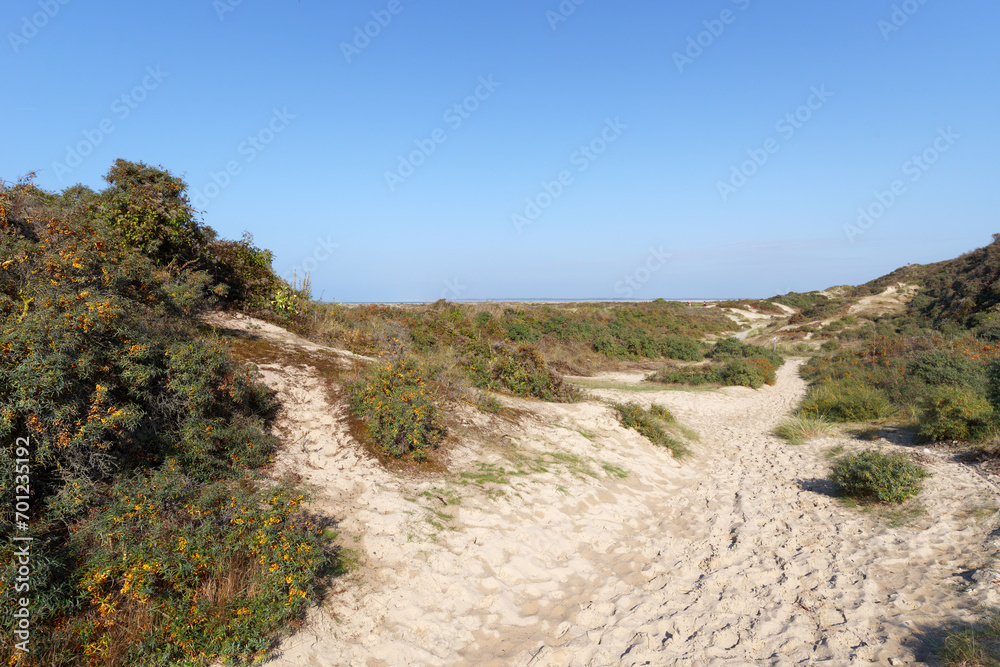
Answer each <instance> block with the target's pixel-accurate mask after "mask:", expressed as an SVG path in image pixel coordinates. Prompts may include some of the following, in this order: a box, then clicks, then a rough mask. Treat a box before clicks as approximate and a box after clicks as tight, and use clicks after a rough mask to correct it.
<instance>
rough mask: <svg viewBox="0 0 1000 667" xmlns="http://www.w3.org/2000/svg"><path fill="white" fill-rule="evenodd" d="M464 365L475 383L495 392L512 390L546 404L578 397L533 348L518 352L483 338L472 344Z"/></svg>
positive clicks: (469, 346)
mask: <svg viewBox="0 0 1000 667" xmlns="http://www.w3.org/2000/svg"><path fill="white" fill-rule="evenodd" d="M464 353H465V354H464V360H463V365H464V367H465V368H466V370H467V371H468V373H469V376H470V377H471V379H472V382H473V384H475V385H476V386H477V387H480V388H482V389H489V390H491V391H508V392H510V393H512V394H514V395H516V396H532V397H534V398H540V399H542V400H543V401H566V400H572V399H573V398H574V397H575V392H574V390H573V388H572V387H570V386H569V385H567V384H566V383H565V382H563V379H562V377H561V376H559V375H558V374H557V373H555V372H553V371H552V370H550V369H549V367H548V364H546V363H545V359H543V358H542V355H540V354H539V353H538V350H536V349H535V348H534V347H532V346H530V345H521V346H520V347H518V348H516V349H511V348H510V347H509V346H507V345H504V344H502V343H494V344H490V343H488V342H486V341H484V340H482V339H479V340H474V341H469V342H467V343H466V345H465V348H464Z"/></svg>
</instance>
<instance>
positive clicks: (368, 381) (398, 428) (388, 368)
mask: <svg viewBox="0 0 1000 667" xmlns="http://www.w3.org/2000/svg"><path fill="white" fill-rule="evenodd" d="M345 389H346V391H347V395H348V397H349V398H350V404H351V411H352V412H353V413H354V414H355V415H356V416H358V417H359V418H361V420H362V421H363V422H364V423H365V425H366V426H367V427H368V433H369V435H371V437H372V440H373V441H374V442H375V445H376V446H377V447H378V448H379V449H381V450H382V451H383V452H385V453H387V454H390V455H392V456H404V455H406V454H408V453H413V455H414V456H415V457H416V458H417V459H421V458H424V457H425V456H426V450H427V448H428V447H436V446H437V445H438V444H440V442H441V441H442V440H443V439H444V436H445V427H444V424H443V422H442V421H441V416H440V411H439V410H438V407H437V405H436V404H435V403H434V400H433V398H432V395H431V393H430V391H429V390H428V387H427V383H426V381H425V380H424V377H423V372H422V370H421V369H420V367H419V365H418V363H417V362H416V361H415V360H413V359H412V358H410V357H400V358H398V359H395V360H391V361H381V362H376V363H375V364H373V365H372V366H370V367H369V368H368V370H367V372H365V373H364V375H362V376H361V377H360V378H358V379H356V380H354V381H352V382H348V383H347V384H346V386H345Z"/></svg>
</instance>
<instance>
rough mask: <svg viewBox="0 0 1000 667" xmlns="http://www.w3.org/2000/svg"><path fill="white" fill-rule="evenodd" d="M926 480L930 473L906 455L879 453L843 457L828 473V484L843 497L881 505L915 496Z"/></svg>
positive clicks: (873, 451)
mask: <svg viewBox="0 0 1000 667" xmlns="http://www.w3.org/2000/svg"><path fill="white" fill-rule="evenodd" d="M926 477H930V473H928V472H927V471H926V470H924V468H922V467H921V466H919V465H917V464H916V463H913V462H912V461H910V459H909V458H908V457H907V456H906V455H905V454H902V453H895V454H883V453H882V452H880V451H878V450H868V451H864V452H859V453H857V454H848V455H846V456H842V457H840V458H838V459H837V460H836V461H835V462H834V464H833V470H832V471H831V473H830V481H832V482H833V483H834V484H837V485H838V486H839V487H840V490H841V493H842V494H843V495H845V496H849V497H851V498H855V499H857V500H862V501H869V502H884V503H887V502H888V503H901V502H903V501H904V500H906V499H907V498H909V497H911V496H913V495H916V494H917V493H918V492H919V491H920V482H921V480H922V479H924V478H926Z"/></svg>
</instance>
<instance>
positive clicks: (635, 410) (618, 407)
mask: <svg viewBox="0 0 1000 667" xmlns="http://www.w3.org/2000/svg"><path fill="white" fill-rule="evenodd" d="M613 407H614V409H615V412H616V413H617V415H618V422H619V423H620V424H621V425H622V426H624V427H625V428H630V429H632V430H634V431H638V432H639V433H640V434H641V435H643V436H644V437H645V438H647V439H648V440H649V441H650V442H652V443H653V444H655V445H662V446H664V447H666V448H667V449H669V450H670V452H671V453H672V454H673V455H674V456H675V457H677V458H683V457H685V456H687V455H689V454H690V453H691V450H690V449H689V448H688V447H687V446H686V445H685V444H684V443H683V442H681V440H680V439H679V438H678V437H677V436H676V435H675V431H677V430H679V429H677V428H676V425H677V420H676V419H675V418H674V416H673V415H672V414H670V411H669V410H667V409H666V408H664V407H662V406H659V405H653V406H651V407H649V408H643V407H642V406H641V405H639V404H637V403H615V404H614V406H613Z"/></svg>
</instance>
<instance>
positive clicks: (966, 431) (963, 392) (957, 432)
mask: <svg viewBox="0 0 1000 667" xmlns="http://www.w3.org/2000/svg"><path fill="white" fill-rule="evenodd" d="M993 416H994V411H993V406H991V405H990V404H989V403H988V402H987V401H986V400H985V399H983V398H982V397H980V396H978V395H977V394H974V393H973V392H971V391H969V390H968V389H958V388H955V387H942V388H941V389H938V390H937V391H936V392H935V393H934V395H933V396H932V397H931V398H929V399H928V400H927V401H926V403H925V404H924V408H923V414H922V415H921V418H920V435H921V436H923V437H924V438H927V439H928V440H935V441H941V440H961V441H967V440H979V439H981V438H985V437H986V436H987V435H989V431H990V427H991V425H992V423H993Z"/></svg>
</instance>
